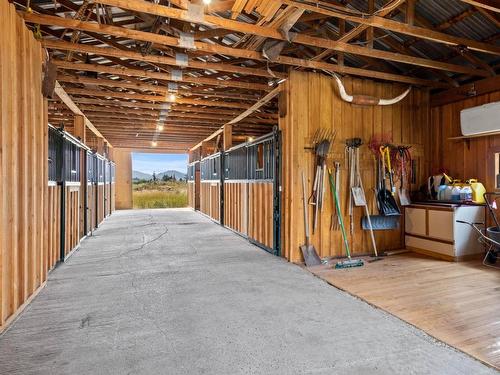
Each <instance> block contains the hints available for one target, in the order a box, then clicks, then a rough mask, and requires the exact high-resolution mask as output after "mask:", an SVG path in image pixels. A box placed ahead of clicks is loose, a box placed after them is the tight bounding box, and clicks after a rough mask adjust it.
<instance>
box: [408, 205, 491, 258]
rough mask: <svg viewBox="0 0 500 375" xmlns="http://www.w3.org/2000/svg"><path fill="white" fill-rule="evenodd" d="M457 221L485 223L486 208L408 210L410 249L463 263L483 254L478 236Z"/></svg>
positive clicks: (448, 206)
mask: <svg viewBox="0 0 500 375" xmlns="http://www.w3.org/2000/svg"><path fill="white" fill-rule="evenodd" d="M457 220H463V221H467V222H475V223H477V222H481V223H482V222H484V207H483V206H469V205H464V206H461V205H452V204H449V205H445V204H437V205H433V204H428V205H424V204H414V205H411V206H408V207H406V208H405V245H406V248H407V249H410V250H413V251H416V252H421V253H425V254H428V255H432V256H436V257H438V258H442V259H446V260H461V259H464V258H468V257H471V256H474V255H475V254H479V253H482V252H483V247H482V245H481V244H480V243H479V242H478V241H477V239H478V235H477V233H476V232H475V231H474V230H473V229H472V228H471V227H470V226H468V225H466V224H461V223H457Z"/></svg>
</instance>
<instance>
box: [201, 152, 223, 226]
mask: <svg viewBox="0 0 500 375" xmlns="http://www.w3.org/2000/svg"><path fill="white" fill-rule="evenodd" d="M221 163H222V154H221V153H220V152H218V153H216V154H212V155H209V156H207V157H205V158H203V159H202V160H201V162H200V175H201V177H200V211H201V212H202V213H204V214H205V215H207V216H208V217H210V218H211V219H213V220H215V221H217V222H219V223H222V218H221V202H222V200H221V183H222V182H221V177H222V175H221V169H222V168H221V167H222V165H221Z"/></svg>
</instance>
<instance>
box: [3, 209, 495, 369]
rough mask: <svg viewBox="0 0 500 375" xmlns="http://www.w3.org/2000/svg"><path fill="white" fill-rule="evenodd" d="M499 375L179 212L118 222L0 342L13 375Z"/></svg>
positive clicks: (108, 225)
mask: <svg viewBox="0 0 500 375" xmlns="http://www.w3.org/2000/svg"><path fill="white" fill-rule="evenodd" d="M374 284H376V280H374ZM496 373H497V372H496V371H495V370H493V369H490V368H488V367H486V366H484V365H482V364H481V363H479V362H477V361H475V360H474V359H472V358H470V357H468V356H467V355H465V354H463V353H460V352H457V351H455V350H454V349H452V348H450V347H448V346H446V345H444V344H442V343H440V342H437V341H435V340H433V339H432V338H430V337H429V336H427V335H426V334H424V333H423V332H421V331H419V330H417V329H415V328H413V327H411V326H409V325H407V324H405V323H403V322H402V321H400V320H398V319H396V318H394V317H392V316H390V315H388V314H386V313H384V312H383V311H382V310H378V309H375V308H373V307H372V306H370V305H368V304H366V303H364V302H363V301H361V300H357V299H355V298H353V297H351V296H349V295H347V294H345V293H343V292H341V291H339V290H337V289H335V288H334V287H332V286H329V285H327V284H326V283H325V282H323V281H321V280H320V279H318V278H316V277H314V276H313V275H311V274H310V273H308V272H307V271H305V270H303V269H301V268H300V267H297V266H295V265H292V264H289V263H287V262H285V261H284V260H282V259H279V258H276V257H273V256H271V255H269V254H267V253H266V252H264V251H263V250H261V249H259V248H257V247H255V246H252V245H250V244H249V243H248V242H247V241H246V240H244V239H243V238H241V237H239V236H237V235H235V234H233V233H232V232H230V231H228V230H226V229H223V228H221V227H220V226H218V225H215V224H213V223H212V222H211V221H209V220H208V219H206V218H204V217H202V216H201V215H199V214H196V213H194V212H191V211H187V210H154V211H153V210H143V211H121V212H116V213H115V214H113V216H112V217H110V218H109V219H107V221H106V222H105V223H104V224H103V225H102V226H101V228H99V230H97V231H96V232H95V233H94V236H93V237H91V238H89V239H87V240H85V241H83V243H82V245H81V248H80V249H79V251H77V252H76V253H75V254H74V255H73V256H72V257H71V258H70V259H69V261H68V262H67V263H66V264H64V265H62V266H61V267H59V268H57V269H56V270H55V271H53V272H52V273H51V274H50V277H49V281H48V284H47V286H46V287H45V289H44V290H43V291H42V292H41V293H40V295H39V296H38V297H37V298H36V299H35V301H34V302H33V303H32V304H31V305H30V306H29V307H28V308H27V310H26V311H25V312H24V313H23V314H22V315H21V317H20V319H19V320H18V321H17V322H15V324H14V325H13V326H12V327H11V328H10V329H9V330H8V331H7V332H6V333H5V334H4V335H3V336H2V337H1V338H0V374H10V375H14V374H51V375H54V374H71V375H76V374H169V375H171V374H217V375H220V374H231V375H232V374H370V375H377V374H384V375H385V374H440V375H442V374H467V375H469V374H475V375H479V374H496Z"/></svg>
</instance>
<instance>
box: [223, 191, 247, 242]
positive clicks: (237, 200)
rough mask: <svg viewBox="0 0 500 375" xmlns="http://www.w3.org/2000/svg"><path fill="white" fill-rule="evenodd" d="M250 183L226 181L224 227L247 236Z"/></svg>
mask: <svg viewBox="0 0 500 375" xmlns="http://www.w3.org/2000/svg"><path fill="white" fill-rule="evenodd" d="M247 189H248V183H247V182H231V181H224V225H225V226H226V227H228V228H231V229H232V230H235V231H236V232H238V233H241V234H243V235H246V234H247V221H248V208H247V207H248V190H247Z"/></svg>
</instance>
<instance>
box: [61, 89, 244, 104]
mask: <svg viewBox="0 0 500 375" xmlns="http://www.w3.org/2000/svg"><path fill="white" fill-rule="evenodd" d="M65 90H66V92H67V93H68V94H76V95H87V96H97V97H105V98H107V97H110V98H119V99H129V100H146V101H151V102H155V103H179V104H190V105H201V106H210V107H223V108H246V106H245V104H241V103H236V102H235V103H231V102H222V101H211V100H201V99H199V100H198V99H188V98H175V99H171V98H170V97H169V96H168V95H167V96H159V95H146V94H132V93H128V92H116V91H104V90H92V89H78V88H66V89H65ZM134 104H135V103H134Z"/></svg>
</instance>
